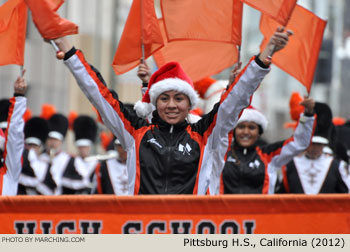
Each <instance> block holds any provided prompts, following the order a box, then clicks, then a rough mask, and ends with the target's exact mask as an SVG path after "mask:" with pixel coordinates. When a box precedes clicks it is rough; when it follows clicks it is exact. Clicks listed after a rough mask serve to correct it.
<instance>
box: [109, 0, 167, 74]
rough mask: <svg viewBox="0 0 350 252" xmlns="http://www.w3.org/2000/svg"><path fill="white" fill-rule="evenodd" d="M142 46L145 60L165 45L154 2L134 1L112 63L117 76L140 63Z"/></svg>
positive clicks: (145, 0) (152, 0)
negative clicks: (142, 46)
mask: <svg viewBox="0 0 350 252" xmlns="http://www.w3.org/2000/svg"><path fill="white" fill-rule="evenodd" d="M142 44H143V45H144V57H145V59H147V58H148V57H149V56H151V55H152V54H153V53H154V52H155V51H156V50H158V49H159V48H161V47H162V46H163V44H164V42H163V39H162V35H161V32H160V28H159V25H158V20H157V17H156V13H155V10H154V0H134V1H133V3H132V6H131V9H130V12H129V16H128V18H127V20H126V23H125V26H124V31H123V34H122V36H121V39H120V41H119V45H118V48H117V51H116V53H115V56H114V59H113V63H112V67H113V69H114V71H115V73H116V74H123V73H125V72H127V71H129V70H131V69H132V68H134V67H136V66H137V65H138V64H139V63H140V59H141V57H142V50H141V45H142Z"/></svg>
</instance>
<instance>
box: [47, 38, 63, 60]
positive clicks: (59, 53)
mask: <svg viewBox="0 0 350 252" xmlns="http://www.w3.org/2000/svg"><path fill="white" fill-rule="evenodd" d="M49 41H50V44H51V45H52V46H53V48H54V49H55V51H56V58H57V59H59V60H61V59H63V58H64V52H62V51H61V50H60V49H59V48H58V46H57V45H56V43H55V41H53V40H52V39H50V40H49Z"/></svg>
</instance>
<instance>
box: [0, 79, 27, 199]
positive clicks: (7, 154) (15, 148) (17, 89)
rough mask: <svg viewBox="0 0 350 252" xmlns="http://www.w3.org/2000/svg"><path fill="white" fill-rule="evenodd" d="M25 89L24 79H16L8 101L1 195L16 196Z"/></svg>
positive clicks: (20, 165)
mask: <svg viewBox="0 0 350 252" xmlns="http://www.w3.org/2000/svg"><path fill="white" fill-rule="evenodd" d="M23 74H24V72H23ZM23 74H22V76H23ZM26 89H27V84H26V82H25V80H24V78H23V77H18V78H17V80H16V82H15V85H14V93H15V94H14V97H12V98H11V99H10V104H11V105H10V109H9V114H8V125H7V129H6V131H5V139H6V140H5V148H4V167H2V168H1V169H4V171H3V172H4V173H5V175H4V178H3V188H2V189H3V190H2V195H17V188H18V180H19V175H20V173H21V168H22V163H21V158H22V153H23V150H24V132H23V129H24V120H23V114H24V112H25V110H26V105H27V99H26V98H25V97H24V94H25V92H26Z"/></svg>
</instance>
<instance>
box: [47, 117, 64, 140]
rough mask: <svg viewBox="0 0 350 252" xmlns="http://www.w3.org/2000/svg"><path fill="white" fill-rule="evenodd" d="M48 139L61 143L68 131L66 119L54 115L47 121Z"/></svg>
mask: <svg viewBox="0 0 350 252" xmlns="http://www.w3.org/2000/svg"><path fill="white" fill-rule="evenodd" d="M48 122H49V137H50V138H54V139H58V140H60V141H63V139H64V138H65V136H66V134H67V130H68V119H67V117H65V116H64V115H62V114H54V115H53V116H51V117H50V119H49V120H48Z"/></svg>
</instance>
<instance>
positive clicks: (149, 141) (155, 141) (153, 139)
mask: <svg viewBox="0 0 350 252" xmlns="http://www.w3.org/2000/svg"><path fill="white" fill-rule="evenodd" d="M147 143H152V144H155V145H157V146H158V147H159V148H163V146H161V145H160V143H158V142H157V140H156V139H155V138H151V139H149V140H147Z"/></svg>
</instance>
